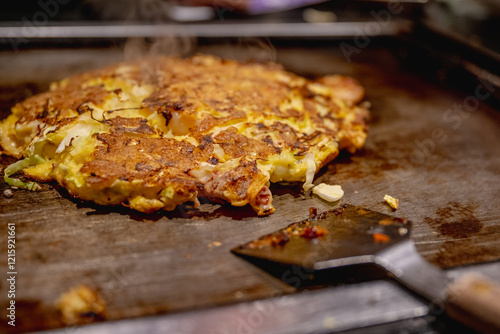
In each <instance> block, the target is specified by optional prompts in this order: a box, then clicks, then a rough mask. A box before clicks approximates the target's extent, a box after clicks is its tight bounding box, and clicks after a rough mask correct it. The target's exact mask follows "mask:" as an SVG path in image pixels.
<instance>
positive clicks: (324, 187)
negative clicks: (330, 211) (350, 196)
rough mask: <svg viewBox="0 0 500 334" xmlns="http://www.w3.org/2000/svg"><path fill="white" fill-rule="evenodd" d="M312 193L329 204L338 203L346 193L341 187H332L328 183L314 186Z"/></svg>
mask: <svg viewBox="0 0 500 334" xmlns="http://www.w3.org/2000/svg"><path fill="white" fill-rule="evenodd" d="M312 192H313V193H314V194H315V195H318V196H319V197H321V198H322V199H324V200H325V201H328V202H335V201H338V200H339V199H341V198H342V197H343V196H344V191H343V190H342V187H341V186H338V185H335V186H332V185H329V184H326V183H320V184H318V185H317V186H314V188H313V189H312Z"/></svg>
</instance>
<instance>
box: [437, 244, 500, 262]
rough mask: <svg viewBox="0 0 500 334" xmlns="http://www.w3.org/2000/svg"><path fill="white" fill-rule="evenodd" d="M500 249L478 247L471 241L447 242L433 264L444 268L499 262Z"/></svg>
mask: <svg viewBox="0 0 500 334" xmlns="http://www.w3.org/2000/svg"><path fill="white" fill-rule="evenodd" d="M498 257H499V253H498V249H497V250H495V249H490V248H489V247H485V246H478V245H477V244H475V243H474V242H472V241H471V240H470V239H460V240H455V241H446V242H444V243H443V245H442V246H441V247H440V249H439V251H438V252H437V253H436V255H435V256H434V258H433V259H432V262H433V263H435V264H436V265H438V266H440V267H442V268H449V267H456V266H462V265H466V264H472V263H479V262H487V261H493V260H497V259H498Z"/></svg>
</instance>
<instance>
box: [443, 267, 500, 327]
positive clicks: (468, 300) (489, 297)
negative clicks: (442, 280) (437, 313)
mask: <svg viewBox="0 0 500 334" xmlns="http://www.w3.org/2000/svg"><path fill="white" fill-rule="evenodd" d="M447 302H448V305H447V307H446V313H447V314H448V315H449V316H450V317H452V318H454V319H455V320H457V321H459V322H461V323H464V324H466V325H468V326H470V327H472V328H474V329H476V330H479V331H481V332H483V333H500V284H498V283H497V282H494V281H492V280H490V279H487V278H485V277H484V276H480V275H478V274H465V275H463V276H462V277H460V278H459V279H457V280H456V281H455V282H454V283H452V284H451V285H450V287H449V288H448V295H447Z"/></svg>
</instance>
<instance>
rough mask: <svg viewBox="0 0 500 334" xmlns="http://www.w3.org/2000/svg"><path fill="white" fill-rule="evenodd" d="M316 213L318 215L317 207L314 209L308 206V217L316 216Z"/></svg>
mask: <svg viewBox="0 0 500 334" xmlns="http://www.w3.org/2000/svg"><path fill="white" fill-rule="evenodd" d="M317 215H318V209H316V208H315V207H310V208H309V218H316V216H317Z"/></svg>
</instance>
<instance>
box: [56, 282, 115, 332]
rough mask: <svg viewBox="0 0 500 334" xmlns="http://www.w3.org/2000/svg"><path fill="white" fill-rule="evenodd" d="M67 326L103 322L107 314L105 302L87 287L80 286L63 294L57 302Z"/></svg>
mask: <svg viewBox="0 0 500 334" xmlns="http://www.w3.org/2000/svg"><path fill="white" fill-rule="evenodd" d="M56 308H57V309H58V310H59V311H60V312H61V315H62V321H63V322H64V323H65V324H84V323H90V322H94V321H99V320H103V319H104V318H105V314H106V305H105V303H104V300H103V299H102V298H101V297H100V296H99V295H98V293H97V292H96V291H94V290H93V289H91V288H90V287H88V286H86V285H79V286H78V287H74V288H71V289H70V290H69V291H67V292H65V293H63V294H62V295H61V296H60V297H59V299H58V300H57V302H56Z"/></svg>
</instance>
